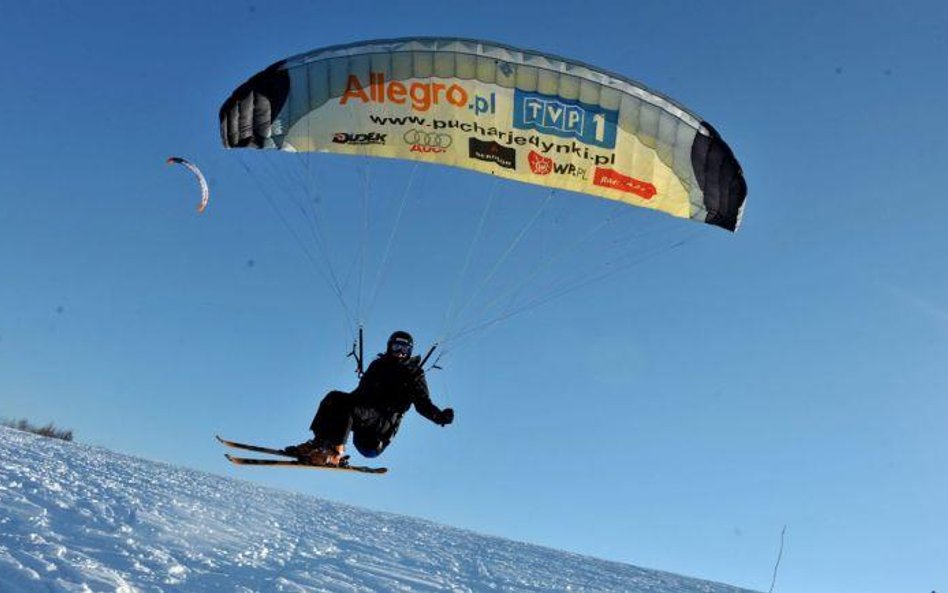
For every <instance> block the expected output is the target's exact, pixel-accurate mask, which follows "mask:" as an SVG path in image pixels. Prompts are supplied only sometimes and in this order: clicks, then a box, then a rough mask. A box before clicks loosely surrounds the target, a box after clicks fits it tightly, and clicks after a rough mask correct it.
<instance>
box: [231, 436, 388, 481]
mask: <svg viewBox="0 0 948 593" xmlns="http://www.w3.org/2000/svg"><path fill="white" fill-rule="evenodd" d="M215 436H216V437H217V441H218V442H219V443H220V444H222V445H224V446H227V447H231V448H233V449H242V450H244V451H254V452H256V453H266V454H267V455H279V456H280V457H289V459H257V458H253V457H235V456H233V455H228V454H225V455H224V456H225V457H227V460H228V461H230V462H231V463H234V464H237V465H274V466H278V467H279V466H282V467H310V468H314V469H334V470H340V471H355V472H361V473H365V474H384V473H385V472H387V471H388V468H387V467H367V466H362V465H339V466H337V465H315V464H312V463H306V462H305V461H300V460H299V459H297V458H296V457H295V456H293V455H290V454H289V453H287V452H286V451H284V450H283V449H273V448H271V447H261V446H259V445H248V444H247V443H238V442H237V441H229V440H227V439H225V438H221V436H220V435H215ZM346 459H348V455H347V456H346Z"/></svg>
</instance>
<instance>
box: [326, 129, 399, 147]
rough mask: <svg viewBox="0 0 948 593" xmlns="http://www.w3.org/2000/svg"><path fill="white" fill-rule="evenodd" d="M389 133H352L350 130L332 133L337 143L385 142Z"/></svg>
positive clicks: (362, 143)
mask: <svg viewBox="0 0 948 593" xmlns="http://www.w3.org/2000/svg"><path fill="white" fill-rule="evenodd" d="M385 136H387V134H379V133H378V132H370V133H368V134H350V133H349V132H336V133H335V134H333V135H332V141H333V142H334V143H336V144H361V145H364V144H385Z"/></svg>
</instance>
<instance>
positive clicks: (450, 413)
mask: <svg viewBox="0 0 948 593" xmlns="http://www.w3.org/2000/svg"><path fill="white" fill-rule="evenodd" d="M452 422H454V410H452V409H451V408H445V409H443V410H441V413H440V414H438V419H437V420H435V424H440V425H441V426H447V425H448V424H451V423H452Z"/></svg>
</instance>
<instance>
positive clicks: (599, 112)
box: [513, 89, 619, 148]
mask: <svg viewBox="0 0 948 593" xmlns="http://www.w3.org/2000/svg"><path fill="white" fill-rule="evenodd" d="M618 121H619V112H618V111H613V110H610V109H603V108H602V107H599V106H598V105H587V104H585V103H580V102H579V101H570V100H568V99H563V98H561V97H551V96H549V95H542V94H540V93H531V92H527V91H521V90H520V89H516V90H515V91H514V113H513V126H514V127H515V128H519V129H521V130H537V131H539V132H543V133H545V134H553V135H555V136H561V137H563V138H577V139H578V140H579V141H580V142H583V143H584V144H592V145H593V146H601V147H603V148H615V145H616V122H618Z"/></svg>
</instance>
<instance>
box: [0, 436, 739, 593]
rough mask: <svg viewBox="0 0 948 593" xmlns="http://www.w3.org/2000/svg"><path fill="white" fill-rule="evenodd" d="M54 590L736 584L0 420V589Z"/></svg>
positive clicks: (350, 591) (660, 592)
mask: <svg viewBox="0 0 948 593" xmlns="http://www.w3.org/2000/svg"><path fill="white" fill-rule="evenodd" d="M210 442H211V440H210V439H209V443H210ZM314 479H319V477H318V476H314ZM365 479H366V481H367V482H368V481H369V480H380V479H381V480H384V478H378V477H374V476H373V477H366V478H365ZM60 591H63V592H70V593H93V592H95V593H99V592H110V593H113V592H114V593H139V592H141V593H160V592H166V591H181V592H188V593H210V592H214V593H218V592H221V593H231V592H233V593H251V592H260V593H264V592H271V591H272V592H287V593H306V592H315V591H333V592H336V591H338V592H346V593H357V592H383V591H385V592H387V591H396V592H437V591H451V592H455V593H460V592H480V591H489V592H494V591H497V592H500V591H509V592H513V591H517V592H520V591H523V592H528V591H530V592H533V591H570V592H572V591H597V592H598V591H622V592H637V593H747V592H746V590H744V589H738V588H736V587H730V586H727V585H722V584H717V583H712V582H709V581H701V580H697V579H692V578H687V577H681V576H677V575H674V574H670V573H665V572H659V571H654V570H644V569H641V568H636V567H634V566H631V565H627V564H621V563H617V562H607V561H603V560H597V559H594V558H589V557H585V556H579V555H576V554H569V553H566V552H560V551H556V550H552V549H548V548H542V547H539V546H533V545H529V544H523V543H517V542H513V541H509V540H504V539H500V538H496V537H487V536H483V535H478V534H475V533H472V532H469V531H463V530H459V529H455V528H451V527H445V526H441V525H437V524H434V523H431V522H427V521H422V520H418V519H412V518H408V517H403V516H398V515H393V514H387V513H378V512H372V511H367V510H362V509H358V508H354V507H351V506H347V505H343V504H338V503H331V502H327V501H324V500H321V499H318V498H313V497H309V496H303V495H300V494H292V493H287V492H281V491H278V490H273V489H267V488H263V487H260V486H257V485H254V484H251V483H248V482H244V481H239V480H233V479H227V478H223V477H220V476H215V475H210V474H206V473H202V472H198V471H194V470H188V469H182V468H176V467H173V466H170V465H167V464H162V463H156V462H151V461H146V460H143V459H137V458H134V457H129V456H126V455H120V454H117V453H113V452H111V451H108V450H105V449H101V448H95V447H89V446H84V445H81V444H76V443H67V442H64V441H59V440H56V439H48V438H42V437H38V436H35V435H32V434H29V433H24V432H20V431H16V430H12V429H7V428H2V427H0V592H2V593H31V592H43V593H50V592H60Z"/></svg>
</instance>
